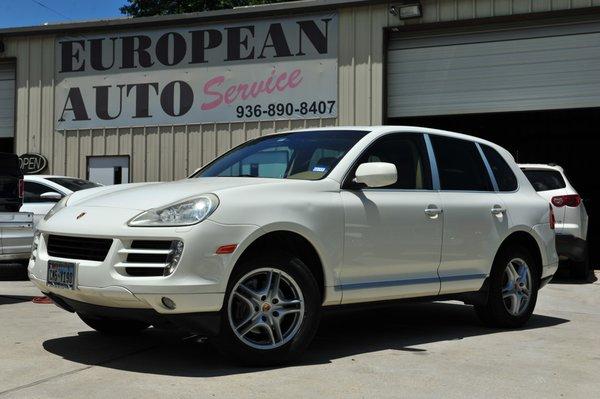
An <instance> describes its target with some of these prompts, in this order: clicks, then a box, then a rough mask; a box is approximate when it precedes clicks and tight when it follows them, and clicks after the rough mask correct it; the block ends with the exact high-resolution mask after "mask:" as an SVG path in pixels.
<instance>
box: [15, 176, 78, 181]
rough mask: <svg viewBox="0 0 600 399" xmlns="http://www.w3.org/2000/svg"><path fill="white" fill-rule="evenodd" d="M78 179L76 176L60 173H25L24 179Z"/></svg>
mask: <svg viewBox="0 0 600 399" xmlns="http://www.w3.org/2000/svg"><path fill="white" fill-rule="evenodd" d="M48 178H53V179H79V178H78V177H73V176H61V175H25V180H30V179H33V180H36V179H48Z"/></svg>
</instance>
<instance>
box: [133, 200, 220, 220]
mask: <svg viewBox="0 0 600 399" xmlns="http://www.w3.org/2000/svg"><path fill="white" fill-rule="evenodd" d="M217 206H219V198H217V196H216V195H214V194H204V195H201V196H199V197H195V198H190V199H187V200H184V201H181V202H177V203H175V204H171V205H167V206H164V207H162V208H154V209H150V210H148V211H145V212H142V213H140V214H139V215H137V216H136V217H134V218H133V219H131V220H130V221H129V222H128V223H127V224H128V225H129V226H132V227H174V226H190V225H192V224H196V223H200V222H201V221H203V220H204V219H206V218H207V217H208V216H210V214H211V213H213V212H214V210H215V209H217Z"/></svg>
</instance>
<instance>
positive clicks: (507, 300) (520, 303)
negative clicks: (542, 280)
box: [502, 258, 532, 316]
mask: <svg viewBox="0 0 600 399" xmlns="http://www.w3.org/2000/svg"><path fill="white" fill-rule="evenodd" d="M531 290H532V279H531V270H530V269H529V266H528V265H527V262H525V261H524V260H523V259H521V258H514V259H512V260H511V261H510V262H508V264H507V265H506V269H505V270H504V277H503V284H502V301H503V302H504V307H505V308H506V310H507V311H508V312H509V313H510V314H511V315H512V316H520V315H522V314H523V313H524V312H525V311H526V310H527V307H528V305H529V301H530V298H531Z"/></svg>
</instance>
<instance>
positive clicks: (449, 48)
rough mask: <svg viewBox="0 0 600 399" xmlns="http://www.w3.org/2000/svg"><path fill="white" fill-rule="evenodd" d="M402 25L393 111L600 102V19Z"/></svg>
mask: <svg viewBox="0 0 600 399" xmlns="http://www.w3.org/2000/svg"><path fill="white" fill-rule="evenodd" d="M410 35H412V36H409V34H407V33H401V32H398V33H395V34H394V35H393V36H392V38H391V40H390V42H389V48H388V65H387V93H388V109H387V111H388V117H390V118H394V117H407V116H426V115H451V114H468V113H486V112H506V111H525V110H544V109H568V108H585V107H598V106H599V105H600V23H596V22H594V23H590V22H586V23H579V24H565V25H560V26H544V27H534V28H532V27H529V28H514V27H513V28H506V27H505V28H495V29H494V30H486V31H483V30H482V31H476V32H474V31H463V32H457V33H453V34H443V33H439V32H438V33H436V32H429V33H423V32H420V33H419V34H418V35H417V34H415V33H410Z"/></svg>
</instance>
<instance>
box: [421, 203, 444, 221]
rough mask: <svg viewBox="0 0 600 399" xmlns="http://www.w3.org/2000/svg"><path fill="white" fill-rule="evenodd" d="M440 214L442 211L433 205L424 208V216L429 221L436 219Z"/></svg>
mask: <svg viewBox="0 0 600 399" xmlns="http://www.w3.org/2000/svg"><path fill="white" fill-rule="evenodd" d="M442 212H443V210H442V209H440V208H438V207H437V206H435V205H429V206H428V207H427V208H425V214H426V215H427V216H428V217H430V218H431V219H435V218H437V217H438V216H439V215H440V214H441V213H442Z"/></svg>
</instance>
